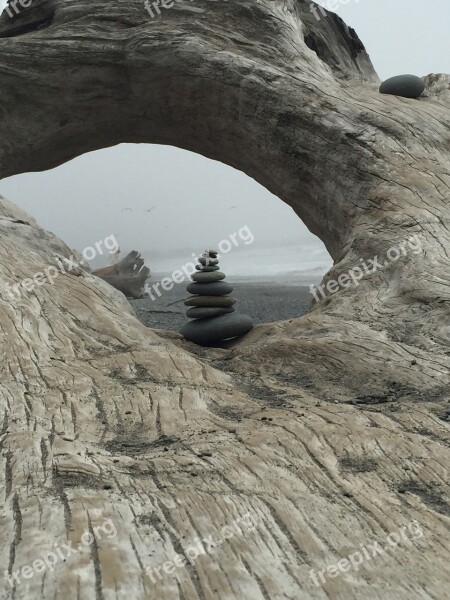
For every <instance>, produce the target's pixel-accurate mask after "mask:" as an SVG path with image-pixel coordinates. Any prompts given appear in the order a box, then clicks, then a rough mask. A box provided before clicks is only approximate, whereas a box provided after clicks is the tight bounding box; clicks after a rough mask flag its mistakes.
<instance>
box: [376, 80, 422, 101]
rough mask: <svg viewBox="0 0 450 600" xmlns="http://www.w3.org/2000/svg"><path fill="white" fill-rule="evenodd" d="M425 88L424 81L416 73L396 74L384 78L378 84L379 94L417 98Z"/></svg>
mask: <svg viewBox="0 0 450 600" xmlns="http://www.w3.org/2000/svg"><path fill="white" fill-rule="evenodd" d="M424 90H425V82H424V81H423V79H421V78H420V77H417V76H416V75H397V76H396V77H391V78H390V79H386V81H383V83H382V84H381V86H380V94H390V95H392V96H402V97H403V98H418V97H419V96H420V95H421V94H422V93H423V92H424Z"/></svg>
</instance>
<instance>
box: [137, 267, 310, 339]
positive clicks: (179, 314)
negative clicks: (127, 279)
mask: <svg viewBox="0 0 450 600" xmlns="http://www.w3.org/2000/svg"><path fill="white" fill-rule="evenodd" d="M158 279H159V278H156V279H154V278H152V279H151V282H152V283H154V282H155V280H156V281H157V280H158ZM230 283H231V284H232V285H233V288H234V289H233V296H234V297H235V298H236V299H237V301H238V304H237V305H238V306H239V312H242V313H244V314H247V315H250V316H251V317H252V319H253V320H254V323H255V324H258V323H270V322H272V321H282V320H285V319H292V318H295V317H299V316H301V315H303V314H305V313H306V312H307V311H308V309H309V306H310V303H311V300H312V296H311V293H310V291H309V288H308V287H306V286H304V285H295V284H292V285H291V284H287V283H284V282H282V281H280V282H276V281H271V282H264V281H260V280H258V279H254V280H252V279H251V278H249V279H247V280H239V281H232V278H231V277H230ZM186 285H187V282H184V283H180V284H176V285H174V287H173V289H172V290H170V291H164V292H163V293H162V295H161V297H157V296H155V299H154V300H152V299H151V298H142V299H140V300H130V303H131V305H132V306H133V308H134V310H135V311H136V314H137V317H138V318H139V320H140V321H141V322H142V323H143V324H144V325H146V326H147V327H151V328H154V329H173V330H178V329H179V328H180V327H181V326H182V325H184V324H185V323H187V322H188V321H189V319H188V318H187V317H186V308H187V307H185V305H184V300H185V299H186V298H187V297H188V296H189V294H188V293H187V292H186Z"/></svg>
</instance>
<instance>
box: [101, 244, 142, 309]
mask: <svg viewBox="0 0 450 600" xmlns="http://www.w3.org/2000/svg"><path fill="white" fill-rule="evenodd" d="M92 274H93V275H96V276H97V277H100V278H101V279H103V280H104V281H106V282H107V283H109V285H112V286H113V287H115V288H116V289H117V290H119V291H120V292H122V293H123V294H125V296H127V297H128V298H143V297H144V295H145V289H144V287H145V282H146V281H147V279H148V278H149V276H150V269H149V268H148V267H145V266H144V259H143V258H142V257H141V255H140V254H139V252H136V250H133V251H132V252H130V253H129V254H127V256H125V258H123V259H122V260H120V261H119V262H117V263H115V264H113V265H109V266H107V267H102V268H101V269H95V270H94V271H92Z"/></svg>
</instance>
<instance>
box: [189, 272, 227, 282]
mask: <svg viewBox="0 0 450 600" xmlns="http://www.w3.org/2000/svg"><path fill="white" fill-rule="evenodd" d="M221 279H225V273H222V271H212V272H211V273H209V272H205V273H203V272H199V273H194V274H193V275H192V280H193V281H197V282H198V283H213V282H214V281H220V280H221Z"/></svg>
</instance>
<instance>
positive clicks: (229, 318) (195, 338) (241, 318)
mask: <svg viewBox="0 0 450 600" xmlns="http://www.w3.org/2000/svg"><path fill="white" fill-rule="evenodd" d="M252 327H253V320H252V318H251V317H249V316H248V315H240V314H239V313H231V314H229V315H222V316H220V317H213V318H212V319H196V320H195V321H190V322H189V323H186V325H183V327H182V328H181V329H180V333H181V335H182V336H183V337H184V338H185V339H187V340H189V341H190V342H195V343H196V344H210V343H211V342H219V341H221V340H228V339H230V338H235V337H238V336H240V335H243V334H244V333H247V331H250V329H252Z"/></svg>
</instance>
